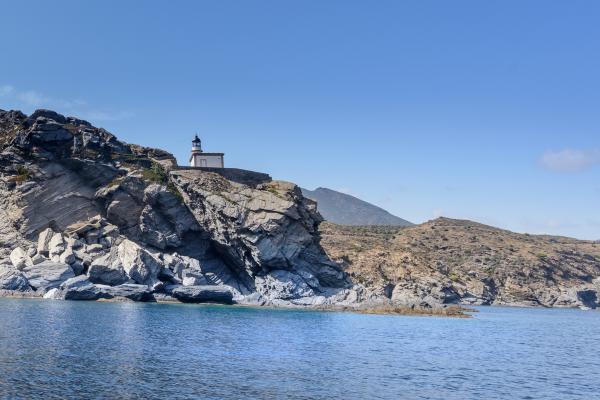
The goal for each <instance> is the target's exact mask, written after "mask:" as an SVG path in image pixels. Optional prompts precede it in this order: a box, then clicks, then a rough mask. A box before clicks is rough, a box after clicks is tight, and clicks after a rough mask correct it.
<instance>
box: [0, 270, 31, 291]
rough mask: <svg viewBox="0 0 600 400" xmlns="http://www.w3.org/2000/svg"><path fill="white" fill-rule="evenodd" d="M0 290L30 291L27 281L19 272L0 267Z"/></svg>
mask: <svg viewBox="0 0 600 400" xmlns="http://www.w3.org/2000/svg"><path fill="white" fill-rule="evenodd" d="M0 290H18V291H21V292H25V291H30V290H31V287H30V286H29V281H28V280H27V278H26V277H25V275H23V273H22V272H21V271H18V270H15V269H12V268H5V267H1V266H0Z"/></svg>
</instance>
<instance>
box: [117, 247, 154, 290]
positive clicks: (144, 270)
mask: <svg viewBox="0 0 600 400" xmlns="http://www.w3.org/2000/svg"><path fill="white" fill-rule="evenodd" d="M118 257H119V261H120V263H121V265H122V267H123V269H124V270H125V273H126V274H127V276H128V277H130V278H131V279H133V280H134V281H135V282H137V283H139V284H144V285H149V286H152V285H153V284H154V283H156V281H157V279H158V274H159V272H160V271H161V269H162V268H163V264H162V263H161V261H160V260H159V259H158V257H157V256H155V255H154V254H152V253H150V252H149V251H148V250H146V249H144V248H143V247H141V246H140V245H138V244H136V243H134V242H132V241H131V240H125V241H123V242H122V243H121V244H120V245H119V247H118Z"/></svg>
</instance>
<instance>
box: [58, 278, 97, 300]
mask: <svg viewBox="0 0 600 400" xmlns="http://www.w3.org/2000/svg"><path fill="white" fill-rule="evenodd" d="M59 293H60V294H59V295H60V297H61V298H62V299H64V300H97V299H99V298H100V297H101V294H102V291H101V290H100V289H98V287H97V286H96V285H94V284H93V283H92V282H90V281H89V280H88V279H87V277H86V276H85V275H80V276H77V277H74V278H71V279H68V280H66V281H64V282H63V283H62V284H61V285H60V287H59ZM54 298H56V295H54Z"/></svg>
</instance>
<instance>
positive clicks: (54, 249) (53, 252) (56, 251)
mask: <svg viewBox="0 0 600 400" xmlns="http://www.w3.org/2000/svg"><path fill="white" fill-rule="evenodd" d="M65 247H66V243H65V239H64V238H63V235H62V234H61V233H55V234H54V235H53V236H52V239H50V243H48V249H49V254H50V257H52V256H59V255H60V254H61V253H62V252H63V251H65Z"/></svg>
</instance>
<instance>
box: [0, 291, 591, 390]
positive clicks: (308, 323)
mask: <svg viewBox="0 0 600 400" xmlns="http://www.w3.org/2000/svg"><path fill="white" fill-rule="evenodd" d="M599 349H600V312H595V311H588V312H584V311H578V310H547V309H519V308H481V312H479V313H477V314H475V317H474V318H472V319H451V318H432V317H396V316H378V315H359V314H350V313H332V312H307V311H288V310H271V309H253V308H237V307H220V306H197V305H161V304H142V303H137V304H136V303H93V302H68V301H42V300H14V299H0V398H11V399H12V398H17V399H21V398H22V399H32V398H44V399H59V398H60V399H63V398H104V399H139V398H151V399H190V398H206V399H247V398H253V399H324V398H327V399H332V398H333V399H508V398H510V399H561V400H567V399H589V398H598V396H600V350H599Z"/></svg>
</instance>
